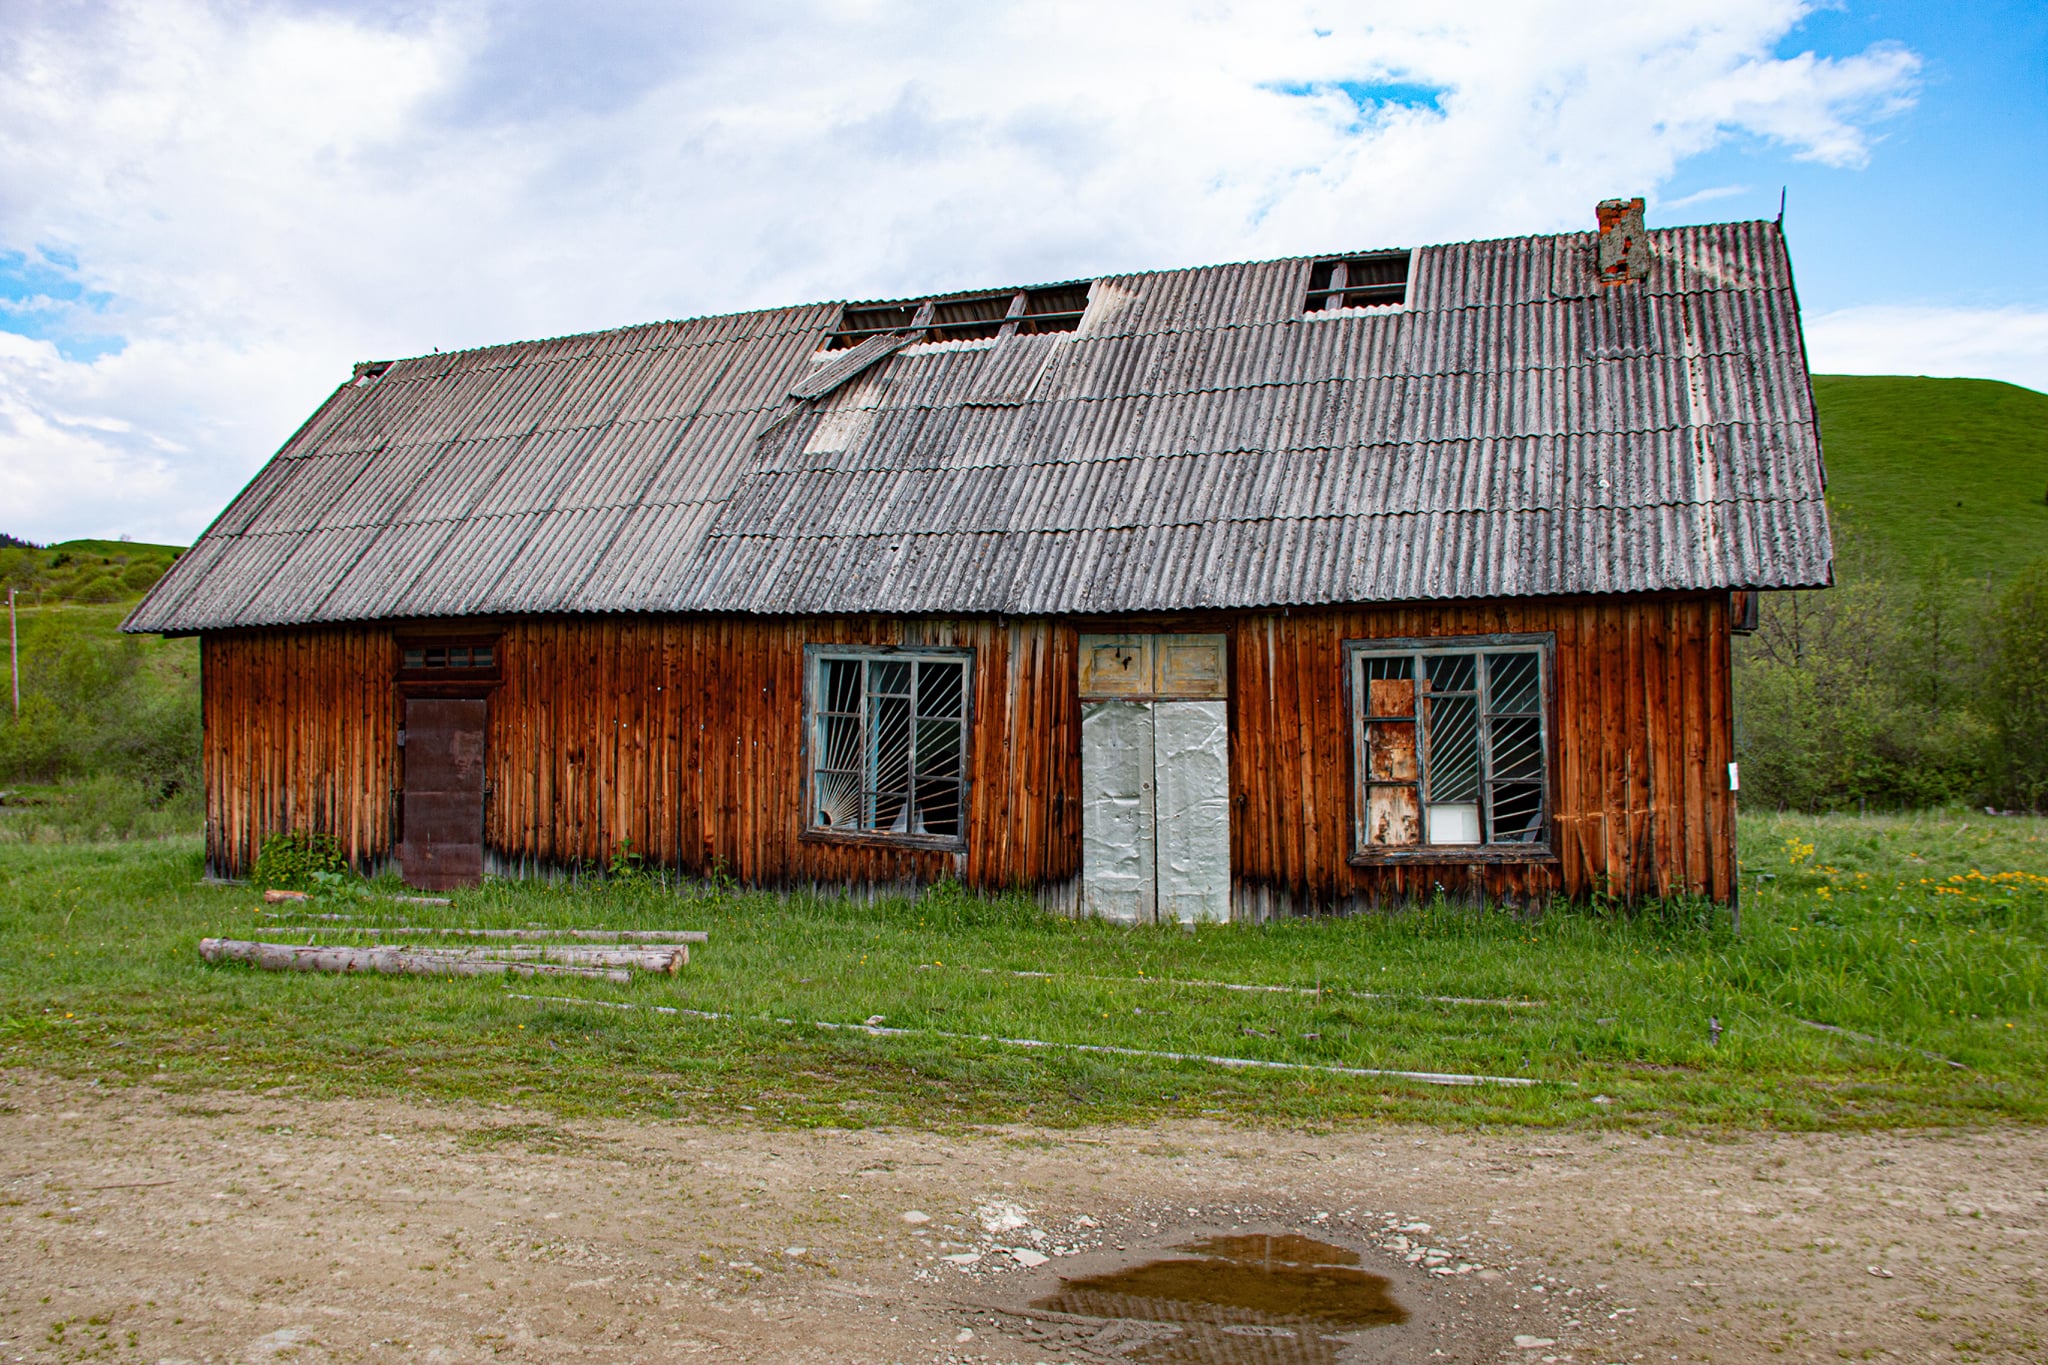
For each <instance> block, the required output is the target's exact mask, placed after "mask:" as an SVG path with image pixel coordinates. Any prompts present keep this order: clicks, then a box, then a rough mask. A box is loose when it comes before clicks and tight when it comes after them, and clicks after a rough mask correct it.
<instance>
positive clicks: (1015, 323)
mask: <svg viewBox="0 0 2048 1365" xmlns="http://www.w3.org/2000/svg"><path fill="white" fill-rule="evenodd" d="M1087 311H1088V284H1087V282H1086V281H1085V280H1084V281H1081V282H1078V283H1072V284H1049V285H1044V286H1042V287H1040V288H1037V289H1005V290H1000V291H997V292H995V293H990V294H959V295H954V296H952V297H950V298H939V299H911V300H906V301H904V302H901V303H862V304H849V305H847V307H846V310H845V311H844V312H843V313H841V314H840V316H839V330H838V331H836V332H834V333H833V334H832V339H831V341H829V342H827V343H826V349H828V350H834V351H840V350H845V349H847V348H848V347H852V346H858V345H860V343H861V342H863V341H866V340H867V339H868V338H869V337H873V336H882V335H884V334H886V333H890V332H911V333H916V334H918V336H917V339H918V340H921V341H988V340H992V339H994V338H997V337H1006V336H1012V335H1019V336H1036V335H1038V334H1040V333H1043V332H1072V331H1075V330H1077V329H1078V328H1079V327H1080V326H1081V315H1082V314H1083V313H1086V312H1087Z"/></svg>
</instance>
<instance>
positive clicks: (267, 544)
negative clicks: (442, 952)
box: [128, 201, 1831, 920]
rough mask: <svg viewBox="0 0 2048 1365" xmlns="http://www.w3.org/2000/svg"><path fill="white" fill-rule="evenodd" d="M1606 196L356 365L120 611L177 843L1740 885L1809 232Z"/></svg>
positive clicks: (412, 852) (1297, 884)
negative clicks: (1193, 259) (1342, 239)
mask: <svg viewBox="0 0 2048 1365" xmlns="http://www.w3.org/2000/svg"><path fill="white" fill-rule="evenodd" d="M1600 223H1601V227H1600V230H1599V231H1597V232H1586V233H1578V234H1566V235H1560V236H1534V237H1522V238H1515V239H1511V240H1501V241H1486V242H1469V243H1463V244H1457V245H1448V246H1433V247H1420V248H1416V249H1413V250H1400V251H1368V252H1357V253H1352V254H1349V255H1336V256H1329V257H1324V258H1302V259H1293V260H1280V261H1265V262H1259V263H1255V264H1239V265H1222V266H1215V267H1211V268H1204V269H1192V270H1175V271H1165V272H1160V273H1154V274H1136V275H1122V276H1115V277H1109V278H1103V279H1096V280H1085V281H1076V282H1070V283H1065V284H1055V285H1048V286H1042V287H1035V288H1021V289H1000V290H985V291H977V292H972V293H962V294H950V295H945V296H940V297H933V298H919V299H904V300H894V301H887V302H869V303H853V304H841V303H823V304H813V305H807V306H803V307H796V308H781V309H771V310H767V311H763V312H753V313H741V314H734V315H731V316H725V317H714V318H701V319H695V320H691V321H685V322H666V323H656V324H652V325H649V326H643V327H629V328H624V329H621V330H617V331H608V332H599V333H594V334H591V335H587V336H573V337H563V338H559V339H556V340H552V341H538V342H528V343H521V344H517V345H509V346H497V347H490V348H486V349H482V350H472V351H463V352H458V353H453V354H447V355H442V354H435V355H424V356H417V357H415V358H413V359H410V360H399V361H393V362H389V363H377V364H365V365H359V366H357V367H356V368H355V372H354V373H353V374H352V375H351V376H350V377H349V379H348V380H347V382H345V383H343V384H342V385H341V386H340V387H339V388H338V389H337V390H336V391H335V393H334V395H333V397H331V398H330V399H328V400H327V402H326V403H324V404H323V405H322V406H321V407H320V409H319V411H317V412H316V413H314V415H313V416H312V418H311V419H310V420H308V421H307V423H306V424H305V426H304V427H302V428H301V429H300V430H299V431H298V432H297V433H296V434H295V435H293V436H292V437H291V439H290V440H289V441H287V442H286V443H285V445H284V447H283V448H282V449H281V450H280V451H279V452H278V453H277V455H276V456H275V458H273V459H272V460H271V461H270V462H269V463H268V464H267V465H265V466H264V468H263V469H262V470H261V472H260V473H258V474H257V476H256V477H255V478H254V479H253V480H252V481H251V482H250V484H249V485H248V487H247V488H246V489H244V490H243V491H242V493H241V494H240V495H239V496H238V497H237V498H236V499H235V500H234V502H233V503H232V504H231V505H230V506H229V507H228V508H227V510H226V511H225V512H223V513H222V514H221V516H220V517H219V519H218V520H217V521H215V522H214V523H213V525H212V526H211V527H210V528H208V530H207V531H206V533H205V534H204V535H203V536H202V537H201V538H200V539H199V541H198V542H197V544H195V545H194V546H193V547H192V549H191V550H190V551H189V552H188V553H187V554H185V555H184V556H183V557H182V558H181V559H180V560H179V561H178V563H177V565H176V567H175V568H173V569H172V571H171V572H170V573H169V574H168V575H167V576H166V577H165V578H164V580H163V581H162V582H161V583H160V584H159V585H158V586H157V588H156V589H155V590H154V591H153V592H152V593H151V594H150V595H149V597H148V599H147V600H146V601H145V602H143V604H142V605H141V606H140V607H138V608H137V610H136V611H135V613H134V615H133V617H132V618H131V619H130V621H129V623H128V628H129V629H131V630H137V631H154V632H163V633H167V634H170V633H176V634H197V635H199V636H200V637H201V640H202V656H203V660H204V688H205V776H206V811H207V815H206V850H207V860H208V863H209V865H210V867H211V868H212V869H213V870H214V871H215V872H217V873H221V874H229V875H233V874H239V873H243V872H246V870H247V869H248V868H249V866H250V865H251V863H252V861H253V859H254V858H255V856H256V853H257V851H258V849H259V847H260V846H261V844H262V842H263V840H264V839H265V837H266V836H268V835H271V834H274V833H277V832H280V831H289V830H312V831H322V832H325V833H326V834H329V835H331V836H333V838H334V839H336V840H337V841H339V844H340V846H341V848H342V849H343V850H344V851H345V852H346V854H347V856H348V857H349V858H350V859H352V860H353V861H354V862H355V863H356V864H357V865H359V866H362V867H364V868H376V867H382V866H388V865H390V864H391V863H393V862H394V861H395V863H396V865H397V866H398V867H399V868H400V869H401V870H402V871H403V873H404V875H405V877H406V879H407V880H408V881H410V882H412V883H414V884H416V885H420V886H426V887H444V886H450V885H459V884H463V883H467V882H473V881H475V880H476V879H477V878H478V877H479V876H481V875H483V874H486V873H491V874H498V875H522V874H530V873H538V872H544V871H548V870H553V869H563V868H570V867H578V866H588V865H592V864H596V865H603V864H605V863H606V862H607V861H609V860H610V859H612V858H613V857H614V856H616V855H617V853H618V852H619V851H620V850H622V849H628V850H630V851H631V852H632V853H633V854H635V855H638V856H640V857H642V858H644V859H646V860H647V861H648V862H649V863H650V864H657V865H660V866H663V867H666V868H671V869H675V870H677V871H679V872H682V873H693V874H708V873H712V872H718V873H721V874H723V875H728V876H730V877H733V878H735V879H737V880H738V881H739V882H741V883H743V884H748V885H758V886H793V885H803V884H840V885H865V886H877V885H910V884H920V883H930V882H932V881H934V880H938V879H946V878H957V879H959V880H960V881H962V882H963V883H965V884H967V885H969V886H971V887H976V888H987V889H1001V888H1027V889H1029V890H1031V891H1033V892H1035V893H1036V894H1037V895H1038V896H1039V897H1040V898H1042V900H1043V901H1044V902H1045V903H1046V904H1048V905H1049V906H1052V907H1055V908H1058V909H1062V910H1065V911H1069V912H1080V913H1095V914H1101V915H1105V916H1110V917H1115V918H1123V919H1137V920H1146V919H1153V918H1166V919H1181V920H1200V919H1221V918H1238V919H1247V918H1250V919H1256V918H1262V917H1265V916H1268V915H1272V914H1276V913H1288V912H1301V911H1322V910H1341V909H1346V908H1353V907H1360V906H1367V905H1374V904H1385V903H1394V902H1401V901H1405V900H1410V899H1413V898H1415V897H1418V896H1429V895H1434V894H1436V892H1437V889H1438V888H1442V890H1443V892H1444V893H1445V894H1447V895H1449V896H1452V897H1454V898H1472V897H1481V896H1485V897H1493V898H1500V899H1506V900H1511V901H1516V902H1522V901H1528V900H1532V899H1536V900H1540V899H1543V898H1547V897H1551V896H1554V895H1565V896H1575V897H1576V896H1586V895H1608V896H1615V897H1620V898H1625V899H1632V898H1640V897H1646V896H1658V895H1665V894H1673V893H1692V894H1702V895H1707V896H1711V897H1715V898H1719V899H1725V898H1728V897H1729V896H1731V895H1732V893H1733V891H1734V888H1735V881H1734V878H1735V866H1736V864H1735V843H1734V815H1735V795H1734V788H1735V785H1736V781H1735V778H1736V774H1735V768H1734V764H1733V761H1732V760H1733V753H1732V733H1733V721H1732V715H1731V699H1730V667H1729V666H1730V639H1729V636H1730V632H1731V631H1732V630H1735V629H1738V628H1739V627H1740V626H1741V624H1742V618H1743V616H1744V614H1745V612H1746V610H1748V609H1750V608H1751V606H1752V604H1753V603H1754V600H1755V594H1756V593H1757V592H1758V591H1760V590H1769V589H1779V588H1805V587H1815V586H1820V585H1824V584H1826V583H1827V582H1828V581H1829V578H1830V572H1831V570H1830V563H1831V548H1830V543H1829V535H1828V526H1827V519H1826V511H1825V507H1824V505H1823V502H1822V485H1823V477H1824V476H1823V471H1822V466H1821V457H1820V448H1819V439H1818V435H1817V431H1816V426H1815V421H1814V411H1813V403H1812V394H1811V389H1810V386H1809V383H1808V378H1807V371H1806V363H1805V354H1804V344H1803V341H1802V338H1801V334H1800V323H1799V313H1798V306H1797V301H1796V299H1795V296H1794V293H1793V285H1792V273H1791V266H1790V263H1789V260H1788V258H1787V255H1786V249H1785V243H1784V239H1783V236H1782V234H1781V232H1780V231H1779V229H1778V227H1777V226H1776V225H1774V224H1772V223H1768V222H1750V223H1729V224H1720V225H1712V226H1703V227H1685V228H1673V229H1669V230H1658V231H1650V232H1646V231H1645V230H1644V228H1643V225H1642V209H1641V201H1634V202H1633V203H1627V202H1622V201H1610V202H1609V203H1608V204H1604V205H1602V206H1601V215H1600Z"/></svg>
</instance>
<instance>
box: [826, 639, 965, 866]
mask: <svg viewBox="0 0 2048 1365" xmlns="http://www.w3.org/2000/svg"><path fill="white" fill-rule="evenodd" d="M807 653H808V660H807V662H808V665H809V671H810V678H809V680H808V686H807V707H808V710H809V713H810V714H809V717H808V719H809V725H808V742H809V751H810V773H809V778H810V782H809V786H810V795H809V806H810V813H809V828H810V830H811V831H813V832H815V833H821V834H839V835H853V836H859V837H864V838H873V839H876V840H879V841H885V842H909V843H918V844H928V845H935V846H938V847H945V848H961V847H965V845H966V825H965V811H966V806H967V780H968V771H967V745H968V718H969V710H970V698H971V695H972V692H971V688H970V681H971V678H970V675H971V672H972V668H973V656H972V654H971V653H970V652H969V651H966V650H950V649H949V650H921V649H920V650H911V649H855V648H839V647H828V646H812V647H810V649H809V650H808V651H807Z"/></svg>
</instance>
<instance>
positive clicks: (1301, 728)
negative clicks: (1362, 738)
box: [1230, 594, 1735, 918]
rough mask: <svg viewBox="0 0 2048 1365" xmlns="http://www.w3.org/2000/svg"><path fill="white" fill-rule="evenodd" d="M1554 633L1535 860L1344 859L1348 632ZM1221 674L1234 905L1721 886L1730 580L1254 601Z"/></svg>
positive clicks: (1651, 892)
mask: <svg viewBox="0 0 2048 1365" xmlns="http://www.w3.org/2000/svg"><path fill="white" fill-rule="evenodd" d="M1542 631H1550V632H1554V633H1555V635H1556V637H1557V649H1556V654H1555V657H1554V658H1553V659H1552V660H1551V667H1552V669H1553V670H1554V676H1553V683H1552V690H1553V694H1554V696H1555V698H1556V710H1555V712H1554V713H1553V715H1552V717H1551V734H1552V737H1553V739H1552V747H1551V761H1552V764H1553V769H1552V773H1551V802H1552V809H1553V813H1554V814H1553V827H1552V847H1553V849H1554V851H1555V854H1556V856H1555V858H1554V859H1551V860H1548V861H1543V862H1534V863H1530V862H1503V863H1484V862H1448V863H1407V864H1398V865H1391V864H1379V865H1370V866H1358V865H1354V864H1353V863H1352V862H1351V861H1350V850H1351V841H1352V833H1351V818H1352V813H1351V801H1352V756H1351V737H1350V736H1351V732H1350V729H1349V726H1348V723H1347V717H1346V715H1345V709H1344V708H1345V700H1344V684H1343V642H1344V641H1345V640H1347V639H1363V638H1382V639H1390V638H1399V637H1404V636H1448V635H1486V634H1523V633H1536V632H1542ZM1233 654H1234V661H1233V673H1234V676H1233V678H1232V680H1231V684H1232V685H1231V736H1230V740H1231V752H1230V761H1231V786H1232V791H1233V802H1234V805H1233V809H1232V812H1231V815H1232V825H1231V869H1232V874H1233V878H1234V881H1235V883H1236V894H1235V898H1234V899H1235V903H1236V910H1235V913H1237V914H1238V915H1239V916H1240V917H1243V918H1258V917H1262V916H1263V915H1266V914H1273V913H1285V912H1288V911H1297V912H1298V911H1303V910H1323V909H1349V908H1355V907H1357V906H1359V905H1361V904H1374V903H1385V902H1389V901H1399V900H1406V899H1410V898H1414V897H1427V896H1429V895H1432V894H1434V891H1435V888H1436V887H1437V886H1438V885H1441V886H1443V888H1444V890H1445V892H1446V894H1448V895H1451V896H1454V897H1458V898H1460V899H1465V898H1477V897H1480V896H1485V897H1488V898H1493V899H1507V900H1515V901H1526V900H1532V899H1541V898H1543V897H1546V896H1550V895H1556V894H1563V895H1566V896H1570V897H1574V898H1580V897H1587V896H1592V895H1612V896H1616V897H1621V898H1624V899H1637V898H1641V897H1645V896H1657V895H1666V894H1672V893H1679V892H1684V893H1694V894H1705V895H1711V896H1713V897H1714V898H1715V899H1717V900H1725V899H1727V898H1728V896H1729V895H1730V894H1731V893H1732V891H1733V889H1734V877H1735V800H1734V796H1733V794H1732V793H1731V792H1730V791H1729V790H1728V779H1727V773H1728V764H1729V762H1730V761H1731V760H1732V759H1733V758H1734V757H1735V754H1734V750H1733V721H1732V718H1731V716H1730V714H1729V678H1730V674H1729V668H1730V661H1731V654H1730V650H1729V640H1728V616H1727V599H1726V596H1725V595H1720V594H1714V595H1697V596H1686V597H1658V598H1607V599H1579V600H1572V601H1526V602H1525V601H1507V602H1498V601H1496V602H1452V603H1443V604H1438V605H1433V606H1412V607H1388V608H1373V609H1356V610H1342V611H1297V612H1292V613H1287V614H1276V613H1267V614H1257V615H1247V616H1245V617H1242V618H1240V619H1239V620H1238V622H1237V623H1236V637H1235V648H1234V651H1233Z"/></svg>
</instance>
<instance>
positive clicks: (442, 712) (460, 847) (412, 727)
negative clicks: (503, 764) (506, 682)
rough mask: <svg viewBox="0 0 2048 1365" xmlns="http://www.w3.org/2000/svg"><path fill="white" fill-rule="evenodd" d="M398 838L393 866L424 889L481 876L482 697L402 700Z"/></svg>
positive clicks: (473, 880)
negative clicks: (402, 754)
mask: <svg viewBox="0 0 2048 1365" xmlns="http://www.w3.org/2000/svg"><path fill="white" fill-rule="evenodd" d="M404 818H405V839H404V842H403V843H401V844H400V845H399V847H398V866H399V872H400V874H401V875H402V876H404V878H405V880H406V882H407V883H408V884H409V885H412V886H417V887H423V888H425V889H427V890H430V891H441V890H447V889H449V888H451V887H458V886H475V885H477V884H478V883H479V882H481V881H482V880H483V876H484V703H483V702H481V701H471V700H460V699H452V698H442V697H408V698H407V699H406V702H405V817H404Z"/></svg>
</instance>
